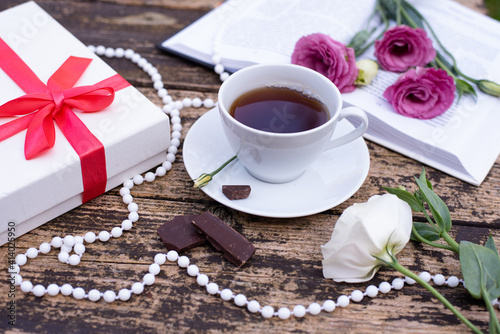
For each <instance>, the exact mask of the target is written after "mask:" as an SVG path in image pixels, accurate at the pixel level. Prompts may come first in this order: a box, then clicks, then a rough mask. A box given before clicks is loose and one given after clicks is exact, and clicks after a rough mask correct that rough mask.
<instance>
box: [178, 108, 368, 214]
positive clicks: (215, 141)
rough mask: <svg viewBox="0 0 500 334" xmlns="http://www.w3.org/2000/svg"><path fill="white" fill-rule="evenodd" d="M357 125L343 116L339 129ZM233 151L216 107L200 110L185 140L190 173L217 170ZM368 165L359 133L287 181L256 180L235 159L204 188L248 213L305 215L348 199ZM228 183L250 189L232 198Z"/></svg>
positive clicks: (231, 205) (187, 168)
mask: <svg viewBox="0 0 500 334" xmlns="http://www.w3.org/2000/svg"><path fill="white" fill-rule="evenodd" d="M353 128H354V127H353V125H352V124H351V123H349V122H348V121H347V120H343V121H341V122H340V123H339V124H338V125H337V129H336V130H335V135H338V136H340V135H341V134H343V133H346V132H348V131H350V130H351V129H353ZM233 155H234V153H233V152H232V151H231V149H230V147H229V144H227V142H226V138H225V135H224V133H223V130H222V126H221V122H220V118H219V112H218V110H217V108H214V109H212V110H210V111H209V112H207V113H206V114H204V115H203V116H201V117H200V118H199V119H198V120H197V121H196V122H195V123H194V124H193V126H192V127H191V129H190V130H189V132H188V134H187V136H186V139H185V140H184V145H183V159H184V165H185V166H186V170H187V172H188V174H189V176H190V177H191V178H192V179H195V178H197V177H198V176H200V174H202V173H210V172H212V171H214V170H215V169H217V168H218V167H219V166H220V165H222V164H223V163H224V162H225V161H227V160H228V159H230V158H231V157H232V156H233ZM369 167H370V155H369V152H368V147H367V146H366V143H365V141H364V139H363V138H358V139H356V140H355V141H353V142H351V143H349V144H347V145H344V146H342V147H339V148H336V149H333V150H330V151H326V152H325V153H323V154H322V155H321V156H320V158H318V160H316V161H315V162H314V163H313V164H312V165H311V166H310V167H309V169H308V170H307V171H306V172H305V173H304V174H303V175H302V176H301V177H300V178H298V179H296V180H294V181H291V182H288V183H282V184H273V183H267V182H263V181H260V180H257V179H255V178H254V177H252V176H251V175H250V174H248V172H247V171H246V169H245V168H244V167H243V166H242V165H241V164H240V163H239V162H238V160H235V161H233V162H232V163H231V164H229V165H228V166H226V168H224V169H223V170H222V171H221V172H220V173H218V174H217V175H216V176H215V177H214V178H213V180H212V181H211V182H210V183H208V184H207V185H206V186H204V187H202V188H201V189H202V190H203V191H204V192H205V193H206V194H207V195H208V196H210V197H212V198H213V199H214V200H216V201H217V202H219V203H221V204H224V205H226V206H228V207H230V208H233V209H235V210H238V211H242V212H245V213H249V214H253V215H257V216H263V217H275V218H290V217H302V216H307V215H312V214H315V213H318V212H322V211H325V210H328V209H331V208H333V207H335V206H337V205H339V204H340V203H342V202H344V201H345V200H347V199H348V198H349V197H351V196H352V195H353V194H354V193H355V192H356V191H357V190H358V189H359V188H360V187H361V185H362V184H363V182H364V180H365V179H366V176H367V175H368V170H369ZM226 184H233V185H242V184H248V185H250V186H251V188H252V191H251V193H250V196H249V197H248V198H246V199H242V200H229V199H228V198H227V197H226V196H225V195H224V194H223V193H222V189H221V188H222V185H226Z"/></svg>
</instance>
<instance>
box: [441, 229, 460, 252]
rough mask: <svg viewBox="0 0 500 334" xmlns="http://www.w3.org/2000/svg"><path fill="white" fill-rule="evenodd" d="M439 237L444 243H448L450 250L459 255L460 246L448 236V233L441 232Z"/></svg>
mask: <svg viewBox="0 0 500 334" xmlns="http://www.w3.org/2000/svg"><path fill="white" fill-rule="evenodd" d="M441 237H442V238H443V239H444V241H446V242H447V243H448V245H450V246H451V248H453V249H452V250H453V251H454V252H455V253H457V254H460V245H459V244H458V243H457V242H456V241H455V239H453V238H452V237H451V236H450V235H449V234H448V232H446V231H443V232H441Z"/></svg>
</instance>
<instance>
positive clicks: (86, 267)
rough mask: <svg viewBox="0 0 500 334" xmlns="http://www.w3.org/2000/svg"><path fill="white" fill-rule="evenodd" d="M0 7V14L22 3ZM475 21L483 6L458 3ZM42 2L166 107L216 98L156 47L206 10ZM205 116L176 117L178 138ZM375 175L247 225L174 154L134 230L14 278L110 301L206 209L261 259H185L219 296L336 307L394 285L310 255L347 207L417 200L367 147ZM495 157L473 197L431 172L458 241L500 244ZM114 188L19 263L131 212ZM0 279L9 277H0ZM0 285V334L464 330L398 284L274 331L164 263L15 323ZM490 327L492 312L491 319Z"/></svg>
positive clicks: (205, 83) (209, 251) (418, 251)
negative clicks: (176, 230)
mask: <svg viewBox="0 0 500 334" xmlns="http://www.w3.org/2000/svg"><path fill="white" fill-rule="evenodd" d="M22 2H23V1H22V0H3V1H2V3H1V4H0V9H2V10H3V9H5V8H8V7H11V6H13V5H16V4H19V3H22ZM460 2H462V3H465V4H466V5H469V6H470V7H473V8H475V9H477V10H479V11H483V6H482V1H479V0H476V1H474V0H461V1H460ZM38 3H39V4H40V5H41V6H42V7H43V8H44V9H45V10H46V11H47V12H48V13H49V14H51V15H52V16H53V17H54V18H55V19H57V20H58V21H59V22H61V23H62V25H63V26H65V27H66V28H67V29H68V30H69V31H71V32H72V33H73V34H74V35H76V37H78V38H79V39H80V40H81V41H83V42H84V43H86V44H94V45H101V44H102V45H105V46H110V47H124V48H132V49H134V50H135V51H137V52H139V53H140V54H141V55H143V56H144V57H146V58H147V59H148V60H149V61H150V62H152V63H153V64H154V65H155V66H157V67H158V69H159V71H160V73H161V74H162V76H163V79H164V83H165V85H166V88H167V89H168V90H169V92H170V93H171V94H172V96H173V97H174V98H175V99H180V98H183V97H195V96H198V97H200V98H212V99H214V100H215V99H216V93H217V90H218V87H219V85H220V82H219V80H218V78H217V76H216V75H214V73H213V72H212V71H211V70H209V69H206V68H204V67H201V66H198V65H195V64H193V63H190V62H188V61H185V60H183V59H180V58H177V57H174V56H171V55H167V54H165V53H163V52H161V51H159V50H157V49H156V48H155V44H156V43H158V42H160V41H162V40H163V39H165V38H166V37H168V36H170V35H173V34H174V33H175V32H177V31H178V30H180V29H181V28H183V27H185V26H187V25H188V24H190V23H191V22H193V21H195V20H196V19H197V18H199V17H200V16H202V15H203V14H204V13H205V12H207V11H208V10H210V9H212V8H213V7H214V6H215V5H216V3H217V1H216V0H191V1H178V0H177V1H176V0H150V1H146V2H143V1H139V0H97V1H95V0H93V1H89V0H86V1H85V0H83V1H70V0H58V1H52V0H40V1H38ZM107 61H108V62H109V63H110V64H111V65H112V66H113V67H114V68H115V69H116V70H117V71H118V72H119V73H120V74H121V75H122V76H124V77H125V78H126V79H128V80H129V81H130V82H131V83H132V84H133V85H134V86H136V87H138V88H139V89H140V90H141V91H142V92H143V93H144V94H145V95H146V96H148V97H149V98H150V99H151V100H152V101H153V102H155V103H156V104H157V105H161V101H160V99H159V98H158V97H157V95H156V94H155V91H154V89H153V88H152V87H151V83H150V81H149V78H148V77H147V76H146V75H145V74H144V73H143V72H142V71H141V70H140V69H138V68H137V67H136V66H135V65H133V64H131V63H130V62H128V61H125V60H118V59H111V60H107ZM206 111H207V109H194V108H187V109H184V110H182V112H181V116H182V121H183V124H184V128H183V131H182V133H183V136H185V135H186V133H187V132H188V131H189V128H190V126H191V125H192V124H193V123H194V122H195V121H196V120H197V119H198V117H200V116H201V115H202V114H203V113H205V112H206ZM367 144H368V147H369V151H370V157H371V169H370V172H369V175H368V178H367V179H366V181H365V183H364V184H363V186H362V187H361V189H359V191H358V192H357V193H356V194H355V195H354V196H353V197H352V198H350V199H349V200H347V201H346V202H344V203H342V204H341V205H339V206H337V207H335V208H332V209H330V210H327V211H325V212H322V213H319V214H316V215H313V216H309V217H303V218H296V219H268V218H261V217H257V216H253V215H248V214H243V213H240V212H237V211H235V210H232V209H229V208H227V207H224V206H223V205H220V204H218V203H217V202H215V201H213V200H212V199H211V198H209V197H208V196H206V195H205V194H204V193H203V192H201V191H199V190H196V189H194V188H193V187H192V182H191V180H190V178H189V176H188V174H187V173H186V170H185V168H184V165H183V163H182V154H181V153H182V150H181V151H180V152H179V154H178V155H177V162H176V163H175V164H174V167H173V169H172V170H171V171H170V172H169V173H168V174H167V176H165V177H163V178H160V179H158V180H156V181H155V182H153V183H148V184H143V185H141V186H137V187H134V188H133V190H132V195H133V196H134V198H135V199H136V202H137V203H138V205H139V207H140V217H141V218H140V220H139V222H138V223H136V224H135V226H134V229H133V230H132V231H131V232H127V233H126V234H125V235H124V236H122V237H121V238H119V239H112V240H110V241H109V242H106V243H101V242H96V243H94V244H92V245H90V246H88V247H87V252H86V253H85V255H84V257H83V258H82V263H81V264H80V265H78V266H76V267H70V266H68V265H63V264H61V263H59V262H58V260H57V253H56V252H55V251H52V252H51V253H49V254H48V255H45V256H40V257H38V258H37V259H36V261H31V263H28V264H27V265H26V266H23V267H22V274H23V276H24V277H26V278H29V279H30V280H31V281H32V282H34V283H35V284H43V285H45V286H47V285H48V284H50V283H53V282H56V283H60V284H62V283H63V282H67V283H70V284H72V285H73V286H74V287H76V286H80V287H83V288H84V289H85V290H87V291H88V290H89V289H91V288H98V289H99V290H101V291H105V290H108V289H111V290H114V291H118V290H119V289H122V288H128V287H130V285H131V284H132V283H133V282H136V281H138V280H141V279H142V276H143V275H144V274H145V273H146V272H147V270H148V266H149V264H150V263H152V262H153V257H154V255H155V254H156V253H158V252H162V251H165V250H166V249H165V248H164V246H163V245H162V243H161V241H160V240H159V238H158V236H157V234H156V228H157V227H158V226H160V225H161V224H163V223H165V222H167V221H169V220H170V219H172V218H173V217H174V216H176V215H185V214H196V213H201V212H203V211H205V210H209V211H211V212H213V213H215V214H216V215H218V216H219V217H221V218H222V219H223V220H224V221H225V222H227V223H228V224H229V225H231V226H232V227H233V228H235V229H236V230H237V231H239V232H240V233H242V234H243V235H245V236H246V237H247V238H248V239H249V240H250V241H251V242H252V243H253V244H254V245H255V247H256V249H257V251H256V254H255V255H254V257H253V258H252V259H251V260H250V262H249V263H248V264H246V265H245V266H243V267H242V268H240V269H238V268H236V267H235V266H233V265H232V264H231V263H229V262H228V261H226V260H224V259H223V258H222V256H221V254H220V253H218V252H217V251H215V250H214V249H213V248H212V247H211V246H201V247H198V248H196V249H194V250H191V251H188V252H187V255H188V256H189V257H190V258H191V259H192V263H195V264H197V265H198V266H199V267H200V269H201V271H202V272H204V273H206V274H207V275H208V276H209V277H210V278H211V279H212V280H213V281H215V282H217V283H218V284H219V285H220V286H223V287H228V288H230V289H232V290H233V291H234V292H235V293H243V294H245V295H246V296H248V297H249V298H251V299H256V300H258V301H259V302H260V303H261V304H262V305H272V306H273V307H275V309H277V308H278V307H282V306H286V307H289V308H293V306H294V305H297V304H302V305H306V306H307V305H309V304H310V303H312V302H316V301H318V302H322V301H324V300H326V299H329V298H333V299H336V298H337V297H338V296H339V295H341V294H349V293H350V292H351V291H352V290H354V289H364V288H366V286H367V285H369V284H375V285H378V284H379V283H380V282H382V281H391V280H392V279H393V278H395V277H401V275H399V274H398V273H396V272H395V271H392V270H389V269H382V270H381V271H380V272H379V274H377V275H376V277H375V278H374V279H373V281H372V282H370V283H363V284H345V283H334V282H332V281H331V280H327V279H324V278H323V277H322V272H321V259H322V257H321V252H320V245H322V244H324V243H326V242H327V241H328V240H329V239H330V235H331V232H332V229H333V226H334V224H335V222H336V220H337V219H338V217H339V215H340V214H341V213H342V211H343V210H344V209H346V208H347V207H348V206H350V205H352V204H353V203H358V202H364V201H366V200H367V199H368V198H369V197H370V196H372V195H374V194H380V193H384V191H383V189H382V186H397V185H400V184H403V185H406V186H408V187H410V188H411V189H414V183H413V182H412V176H413V175H417V174H419V173H420V171H421V169H422V164H421V163H419V162H416V161H414V160H411V159H409V158H406V157H404V156H402V155H400V154H397V153H395V152H392V151H390V150H388V149H386V148H384V147H381V146H379V145H377V144H374V143H371V142H368V143H367ZM499 163H500V160H497V163H496V164H495V165H494V166H493V169H492V170H491V172H490V173H489V175H488V177H487V178H486V180H485V181H484V183H483V184H482V185H481V186H480V187H474V186H471V185H469V184H467V183H464V182H461V181H459V180H457V179H455V178H453V177H450V176H448V175H446V174H444V173H442V172H439V171H436V170H434V169H432V168H427V170H428V176H429V178H430V180H431V181H432V182H433V183H434V184H435V185H436V186H435V190H436V192H437V193H438V194H439V195H441V196H442V198H443V199H444V200H445V201H446V203H447V204H448V205H449V207H450V210H451V214H452V218H453V221H454V225H453V228H452V235H453V236H454V237H456V238H457V239H459V240H461V239H467V240H470V241H473V242H484V241H485V240H486V238H487V236H488V235H489V234H490V233H491V234H492V235H493V237H494V238H495V240H496V242H497V244H500V218H499V216H498V208H499V207H500V164H499ZM118 190H119V188H116V189H114V190H112V191H110V192H108V193H106V194H104V195H102V196H99V197H98V198H96V199H94V200H92V201H90V202H89V203H87V204H85V205H82V206H80V207H78V208H77V209H74V210H72V211H70V212H68V213H66V214H64V215H62V216H60V217H58V218H56V219H54V220H52V221H50V222H48V223H46V224H45V225H43V226H42V227H40V228H37V229H35V230H34V231H32V232H30V233H28V234H26V235H23V236H21V237H19V238H18V239H17V240H16V247H17V252H18V253H24V252H25V251H26V249H27V248H29V247H37V246H38V245H39V244H40V243H41V242H44V241H50V240H51V238H52V237H53V236H64V235H66V234H72V235H82V234H83V233H85V232H87V231H89V230H90V231H95V232H99V231H101V230H108V231H109V230H110V229H111V228H112V227H114V226H116V225H118V224H120V223H121V221H122V220H123V219H124V217H126V215H127V209H126V207H125V206H124V205H123V203H122V199H121V196H120V195H119V193H118ZM398 258H399V260H400V262H401V263H402V264H404V265H406V266H408V267H409V268H410V269H412V270H414V271H416V272H420V271H424V270H426V271H429V272H431V273H433V274H435V273H442V274H444V275H445V276H449V275H457V276H460V269H459V261H458V260H457V258H456V256H455V255H454V254H451V253H450V252H447V251H438V250H436V249H431V248H429V247H426V246H422V245H420V244H415V243H412V242H410V243H409V244H408V245H407V246H406V248H405V249H404V250H403V251H402V252H401V253H400V255H399V256H398ZM0 263H1V268H2V270H5V269H6V267H7V247H6V246H3V247H1V248H0ZM3 272H4V273H5V271H3ZM2 280H3V283H2V284H1V285H0V296H1V297H0V299H1V300H2V303H1V304H2V306H1V311H0V314H1V316H0V319H1V322H0V332H3V331H4V330H7V331H8V332H15V333H17V332H26V333H121V334H124V333H139V332H142V333H180V332H193V333H195V332H196V333H198V332H210V333H216V332H245V333H246V332H252V333H253V332H296V333H297V332H299V333H300V332H332V331H333V332H349V333H380V332H384V333H400V332H411V333H458V332H468V329H467V327H466V326H464V325H463V324H462V323H461V322H460V321H458V320H457V319H456V318H455V316H453V315H452V314H451V312H450V311H448V310H447V309H446V308H444V307H443V306H442V304H440V303H438V302H437V301H436V299H434V298H433V297H431V295H430V294H429V293H428V292H427V291H425V290H424V289H423V288H421V287H420V286H417V285H414V286H406V287H405V288H404V289H403V290H401V291H391V292H390V293H388V294H386V295H382V296H379V297H377V298H374V299H370V298H365V299H364V300H362V301H361V302H359V303H351V305H349V306H348V307H346V308H338V309H336V310H335V311H334V312H333V313H331V314H328V313H325V312H322V313H321V314H320V315H318V316H311V315H307V316H306V317H304V318H301V319H295V318H292V319H289V320H286V321H284V320H280V319H277V318H273V319H271V320H266V319H263V318H262V317H261V316H259V315H255V314H251V313H249V312H247V311H246V310H245V309H242V308H240V307H237V306H235V305H234V304H233V303H232V302H225V301H223V300H221V299H220V298H217V297H214V296H211V295H209V294H207V293H206V292H205V289H204V288H201V287H199V286H198V285H197V284H196V282H195V279H194V278H192V277H190V276H188V275H187V274H186V272H185V270H180V269H179V268H178V266H177V265H174V264H171V263H170V264H167V265H164V266H162V271H161V273H160V274H159V275H158V276H157V277H156V282H155V284H154V285H152V286H147V287H146V288H145V291H144V293H143V294H141V295H140V296H133V297H132V298H131V300H130V301H128V302H114V303H106V302H105V301H103V300H100V301H99V302H90V301H87V300H82V301H77V300H75V299H73V298H68V297H64V296H62V295H58V296H56V297H44V298H37V297H35V296H33V295H32V294H29V295H25V294H24V293H22V292H21V291H20V290H19V289H18V290H16V292H15V302H16V326H15V327H12V326H8V325H7V317H6V315H7V309H6V306H5V305H6V299H7V298H6V297H7V295H8V284H6V282H7V276H6V275H5V274H3V275H2ZM439 291H440V292H441V293H442V294H443V295H444V296H445V297H447V298H448V299H449V300H450V301H451V303H452V304H453V305H456V306H457V307H458V308H459V309H460V310H461V311H462V312H463V313H464V314H465V316H466V317H468V318H469V319H471V321H472V322H473V323H475V324H476V325H477V326H479V327H480V328H481V329H482V330H484V331H485V332H487V330H488V326H487V322H488V313H487V312H486V311H485V308H484V306H483V304H482V302H481V301H477V300H474V299H473V298H472V297H470V296H469V294H468V293H467V292H466V291H465V289H463V288H455V289H452V288H448V287H440V288H439ZM497 314H498V315H499V316H500V313H499V312H497Z"/></svg>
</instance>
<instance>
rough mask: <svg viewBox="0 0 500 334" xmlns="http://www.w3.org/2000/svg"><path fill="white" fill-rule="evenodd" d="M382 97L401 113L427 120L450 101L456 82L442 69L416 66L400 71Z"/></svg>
mask: <svg viewBox="0 0 500 334" xmlns="http://www.w3.org/2000/svg"><path fill="white" fill-rule="evenodd" d="M384 97H385V98H386V99H387V100H388V101H389V103H390V104H392V106H393V107H394V109H395V110H396V111H397V112H398V113H399V114H401V115H403V116H407V117H412V118H419V119H430V118H433V117H436V116H439V115H441V114H442V113H444V112H445V111H446V110H448V108H450V106H451V105H452V104H453V100H454V99H455V81H454V80H453V78H452V77H451V76H449V75H448V74H447V73H446V71H445V70H442V69H436V68H433V67H430V68H424V67H417V68H416V69H410V70H408V71H407V72H406V73H404V74H402V75H401V76H400V77H399V78H398V79H397V80H396V82H395V83H394V84H393V85H392V86H389V87H388V88H387V89H386V90H385V92H384Z"/></svg>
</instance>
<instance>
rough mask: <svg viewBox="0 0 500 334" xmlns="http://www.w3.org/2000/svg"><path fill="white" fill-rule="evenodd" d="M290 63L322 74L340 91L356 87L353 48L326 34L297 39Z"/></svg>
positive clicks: (356, 73) (356, 69) (347, 90)
mask: <svg viewBox="0 0 500 334" xmlns="http://www.w3.org/2000/svg"><path fill="white" fill-rule="evenodd" d="M292 64H297V65H301V66H304V67H307V68H310V69H312V70H315V71H316V72H319V73H321V74H323V75H324V76H326V77H327V78H328V79H330V80H331V81H332V82H333V83H334V84H335V85H336V86H337V88H338V89H339V90H340V92H341V93H348V92H352V91H353V90H354V89H355V88H356V86H355V85H354V81H355V80H356V78H357V77H358V68H357V67H356V59H355V56H354V50H353V49H352V48H349V47H346V46H345V45H344V44H342V43H340V42H337V41H335V40H334V39H332V38H331V37H330V36H328V35H325V34H321V33H316V34H311V35H308V36H304V37H302V38H301V39H299V40H298V41H297V43H296V44H295V49H294V51H293V54H292Z"/></svg>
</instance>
